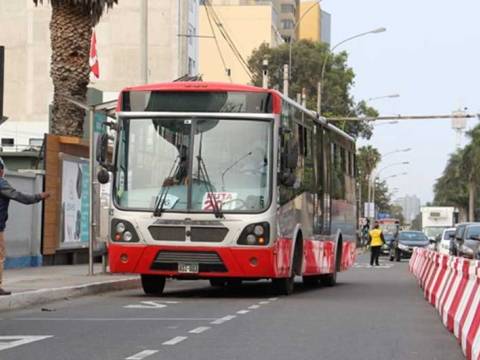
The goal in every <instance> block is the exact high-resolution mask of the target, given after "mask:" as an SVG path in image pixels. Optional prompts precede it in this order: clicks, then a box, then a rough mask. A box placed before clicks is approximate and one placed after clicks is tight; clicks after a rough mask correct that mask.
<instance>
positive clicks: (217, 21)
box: [204, 0, 253, 79]
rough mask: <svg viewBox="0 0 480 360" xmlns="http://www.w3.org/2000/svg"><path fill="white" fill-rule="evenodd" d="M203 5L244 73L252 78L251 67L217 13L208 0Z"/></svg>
mask: <svg viewBox="0 0 480 360" xmlns="http://www.w3.org/2000/svg"><path fill="white" fill-rule="evenodd" d="M204 6H205V9H208V10H207V11H210V13H211V16H212V18H213V21H214V22H215V25H216V26H217V28H218V30H219V32H220V34H221V35H222V37H223V38H224V39H225V41H226V43H227V45H228V46H229V47H230V49H231V50H232V52H233V54H234V55H235V57H236V58H237V60H238V61H239V62H240V65H241V66H242V68H243V69H244V71H245V72H246V74H247V75H248V76H249V77H250V79H252V78H253V75H252V73H253V71H252V69H251V68H250V66H249V65H248V62H247V61H246V60H245V59H244V58H243V56H242V54H241V53H240V51H239V50H238V48H237V46H236V45H235V41H233V39H232V38H231V36H230V35H229V34H228V31H227V29H225V27H224V26H223V24H222V22H221V20H220V18H219V16H218V15H217V13H216V12H215V9H214V8H213V6H212V4H211V2H210V0H205V2H204Z"/></svg>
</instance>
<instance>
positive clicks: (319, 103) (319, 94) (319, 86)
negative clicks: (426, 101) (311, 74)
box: [317, 81, 322, 115]
mask: <svg viewBox="0 0 480 360" xmlns="http://www.w3.org/2000/svg"><path fill="white" fill-rule="evenodd" d="M317 114H318V115H321V114H322V83H321V82H320V81H319V82H318V83H317Z"/></svg>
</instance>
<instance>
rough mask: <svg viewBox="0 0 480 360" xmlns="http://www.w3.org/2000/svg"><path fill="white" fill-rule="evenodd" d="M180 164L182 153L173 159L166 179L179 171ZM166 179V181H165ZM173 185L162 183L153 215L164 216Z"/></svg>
mask: <svg viewBox="0 0 480 360" xmlns="http://www.w3.org/2000/svg"><path fill="white" fill-rule="evenodd" d="M179 166H180V155H178V156H177V157H176V158H175V160H174V161H173V164H172V167H171V168H170V172H169V173H168V176H167V177H166V179H165V180H167V179H171V178H172V174H173V172H174V171H175V172H176V171H177V170H178V168H179ZM165 180H164V183H165ZM170 187H171V185H167V186H164V185H163V184H162V188H161V189H160V191H159V194H158V195H157V197H156V198H155V208H154V209H153V216H162V212H163V206H164V205H165V200H166V199H167V195H168V192H169V190H170Z"/></svg>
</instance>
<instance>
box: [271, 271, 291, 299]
mask: <svg viewBox="0 0 480 360" xmlns="http://www.w3.org/2000/svg"><path fill="white" fill-rule="evenodd" d="M272 286H273V291H274V292H275V294H277V295H290V294H291V293H293V290H294V288H295V275H294V274H292V275H291V276H290V277H288V278H280V279H272Z"/></svg>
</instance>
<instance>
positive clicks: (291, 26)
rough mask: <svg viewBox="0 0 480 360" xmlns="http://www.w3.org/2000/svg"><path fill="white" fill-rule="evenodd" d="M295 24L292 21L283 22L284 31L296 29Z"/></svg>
mask: <svg viewBox="0 0 480 360" xmlns="http://www.w3.org/2000/svg"><path fill="white" fill-rule="evenodd" d="M294 28H295V23H294V22H293V21H292V20H282V29H284V30H287V29H294Z"/></svg>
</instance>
